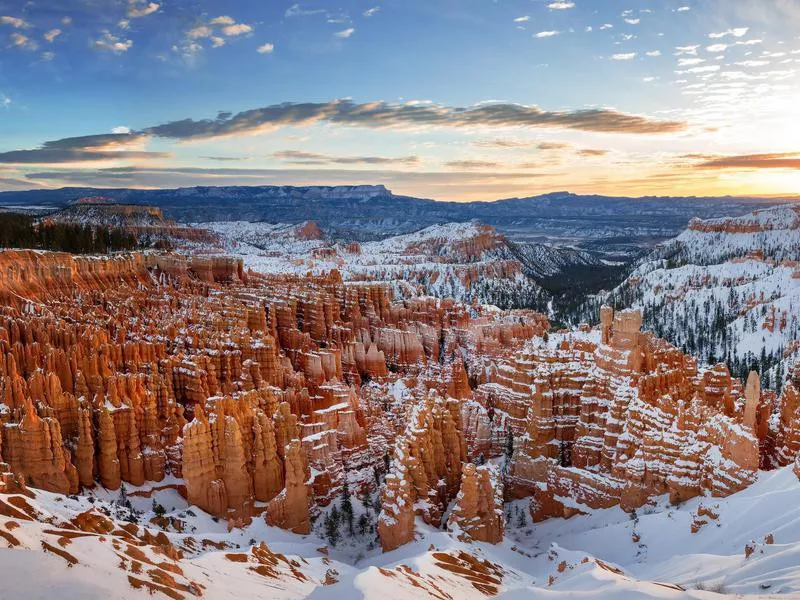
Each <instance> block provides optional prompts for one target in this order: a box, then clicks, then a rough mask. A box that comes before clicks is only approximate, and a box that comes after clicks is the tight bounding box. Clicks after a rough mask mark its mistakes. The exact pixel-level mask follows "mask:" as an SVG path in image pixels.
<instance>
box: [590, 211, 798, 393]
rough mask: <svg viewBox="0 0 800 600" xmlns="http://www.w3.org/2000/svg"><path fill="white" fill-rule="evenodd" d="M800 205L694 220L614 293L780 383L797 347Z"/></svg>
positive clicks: (697, 348)
mask: <svg viewBox="0 0 800 600" xmlns="http://www.w3.org/2000/svg"><path fill="white" fill-rule="evenodd" d="M798 261H800V207H798V206H797V205H792V206H786V205H784V206H778V207H774V208H770V209H765V210H760V211H757V212H754V213H752V214H749V215H746V216H743V217H738V218H730V219H712V220H707V221H701V220H698V219H696V220H694V221H692V222H691V224H690V225H689V228H688V229H687V230H686V231H685V232H683V233H682V234H681V235H680V236H678V237H677V238H675V239H674V240H671V241H670V242H668V243H666V244H664V245H663V246H662V247H660V248H658V249H657V250H656V251H655V252H654V253H653V254H652V255H651V256H650V257H649V258H648V259H647V260H646V261H645V262H644V263H643V264H641V265H640V266H639V267H638V268H637V269H636V270H635V271H634V272H633V273H632V274H631V276H630V277H629V278H628V279H627V280H626V281H625V282H624V283H623V284H622V285H621V286H620V287H619V288H617V289H616V290H615V291H614V292H613V293H612V295H611V297H610V298H606V299H604V300H606V301H607V300H610V301H612V302H616V303H618V304H621V305H624V306H632V307H640V308H643V309H644V311H645V324H646V326H647V327H649V328H651V329H653V330H654V331H656V333H658V334H659V335H660V336H663V337H666V338H667V339H669V340H670V341H672V342H673V343H675V344H677V345H679V346H682V347H684V348H685V349H687V350H688V351H689V352H691V353H693V354H696V355H697V356H698V357H700V358H701V359H704V360H708V361H709V362H713V361H714V360H724V361H726V362H728V364H730V365H731V367H732V368H733V370H734V371H735V372H736V374H737V375H741V374H742V373H745V372H746V371H747V370H748V369H749V368H751V367H752V366H754V365H755V366H757V368H758V370H759V371H760V372H762V374H764V373H766V374H765V375H764V379H765V383H768V384H770V383H771V384H773V385H780V381H781V380H782V379H783V377H782V375H783V373H784V372H785V371H786V367H787V366H788V365H791V364H793V363H794V362H796V360H797V358H798V348H799V347H800V263H799V262H798Z"/></svg>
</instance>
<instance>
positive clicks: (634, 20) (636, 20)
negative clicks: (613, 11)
mask: <svg viewBox="0 0 800 600" xmlns="http://www.w3.org/2000/svg"><path fill="white" fill-rule="evenodd" d="M625 22H626V23H627V24H628V25H638V24H639V23H641V22H642V20H641V19H625Z"/></svg>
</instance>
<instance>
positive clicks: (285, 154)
mask: <svg viewBox="0 0 800 600" xmlns="http://www.w3.org/2000/svg"><path fill="white" fill-rule="evenodd" d="M272 156H273V157H274V158H277V159H279V160H282V161H283V162H286V163H290V164H302V165H396V166H413V165H416V164H418V163H419V157H418V156H401V157H397V158H394V157H386V156H333V155H330V154H321V153H318V152H304V151H301V150H281V151H279V152H274V153H273V154H272Z"/></svg>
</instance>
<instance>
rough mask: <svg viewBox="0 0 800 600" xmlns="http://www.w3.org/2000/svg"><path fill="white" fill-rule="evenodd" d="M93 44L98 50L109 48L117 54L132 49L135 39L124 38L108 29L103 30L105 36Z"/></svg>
mask: <svg viewBox="0 0 800 600" xmlns="http://www.w3.org/2000/svg"><path fill="white" fill-rule="evenodd" d="M92 46H93V47H95V48H97V49H98V50H108V51H110V52H113V53H115V54H122V53H123V52H127V51H128V50H130V49H131V47H132V46H133V40H126V39H123V38H121V37H119V36H117V35H114V34H113V33H111V32H110V31H107V30H106V31H104V32H103V37H101V38H100V39H99V40H95V41H94V43H93V44H92Z"/></svg>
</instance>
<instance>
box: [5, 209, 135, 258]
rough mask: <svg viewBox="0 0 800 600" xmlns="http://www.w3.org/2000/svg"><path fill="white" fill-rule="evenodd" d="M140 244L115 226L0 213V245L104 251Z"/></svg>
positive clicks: (85, 252) (123, 248)
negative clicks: (61, 221) (46, 219)
mask: <svg viewBox="0 0 800 600" xmlns="http://www.w3.org/2000/svg"><path fill="white" fill-rule="evenodd" d="M140 247H141V246H140V244H139V242H138V240H137V239H136V236H135V235H134V234H133V233H131V232H129V231H125V230H124V229H120V228H116V227H103V226H99V225H93V224H81V223H59V222H55V221H38V220H37V219H35V218H34V217H31V216H29V215H24V214H18V213H0V248H23V249H36V250H53V251H60V252H69V253H71V254H104V253H107V252H115V251H120V250H134V249H136V248H140Z"/></svg>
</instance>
